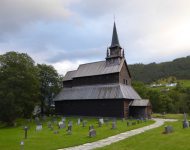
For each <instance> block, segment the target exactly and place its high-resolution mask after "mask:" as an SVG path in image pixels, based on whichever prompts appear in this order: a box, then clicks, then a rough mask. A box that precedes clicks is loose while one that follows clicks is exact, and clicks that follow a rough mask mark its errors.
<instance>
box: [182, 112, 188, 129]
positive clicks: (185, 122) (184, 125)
mask: <svg viewBox="0 0 190 150" xmlns="http://www.w3.org/2000/svg"><path fill="white" fill-rule="evenodd" d="M184 118H185V119H184V120H183V128H189V123H188V121H187V116H186V114H185V113H184Z"/></svg>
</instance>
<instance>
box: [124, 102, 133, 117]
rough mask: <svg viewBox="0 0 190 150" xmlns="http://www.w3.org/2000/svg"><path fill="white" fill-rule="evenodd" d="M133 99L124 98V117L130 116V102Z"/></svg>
mask: <svg viewBox="0 0 190 150" xmlns="http://www.w3.org/2000/svg"><path fill="white" fill-rule="evenodd" d="M131 101H132V100H124V117H125V118H128V117H129V103H130V102H131Z"/></svg>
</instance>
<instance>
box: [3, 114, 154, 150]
mask: <svg viewBox="0 0 190 150" xmlns="http://www.w3.org/2000/svg"><path fill="white" fill-rule="evenodd" d="M81 119H82V120H80V122H81V123H80V124H79V125H78V121H79V120H78V118H65V121H62V120H64V119H62V118H61V117H60V116H59V117H46V121H44V119H42V118H41V119H40V118H36V119H35V118H33V123H31V121H29V120H27V119H16V120H15V124H13V125H12V126H6V123H1V124H0V141H1V142H0V149H4V148H6V149H7V150H9V149H10V150H17V149H20V148H21V147H20V142H21V141H24V146H23V149H27V150H34V149H40V150H56V149H63V148H67V147H73V146H77V145H81V144H85V143H91V142H94V141H98V140H101V139H105V138H108V137H110V136H113V135H116V134H119V133H122V132H126V131H130V130H134V129H137V128H141V127H143V126H147V125H150V124H153V123H154V122H155V121H153V120H148V122H145V121H144V122H143V123H139V124H137V119H132V120H131V121H130V119H126V121H125V122H123V120H114V119H112V120H111V119H109V120H106V119H105V120H104V119H103V118H102V119H100V120H99V119H88V118H81ZM40 120H41V121H40ZM69 120H70V121H69ZM113 120H114V123H115V126H114V129H111V128H112V125H113ZM38 121H39V122H40V125H38ZM54 121H57V124H54ZM68 121H69V122H68ZM62 122H63V124H62ZM97 122H101V126H100V127H99V124H97ZM127 122H129V123H130V126H127ZM132 122H136V125H133V126H132ZM59 123H60V126H61V128H60V127H59ZM68 123H70V124H68ZM83 123H84V124H85V126H84V127H83ZM23 124H24V126H21V125H23ZM106 124H108V125H106ZM15 125H16V126H15ZM90 125H91V126H90ZM25 127H27V130H23V129H24V128H25ZM115 127H116V128H115ZM26 132H27V135H26ZM25 136H27V137H26V138H25Z"/></svg>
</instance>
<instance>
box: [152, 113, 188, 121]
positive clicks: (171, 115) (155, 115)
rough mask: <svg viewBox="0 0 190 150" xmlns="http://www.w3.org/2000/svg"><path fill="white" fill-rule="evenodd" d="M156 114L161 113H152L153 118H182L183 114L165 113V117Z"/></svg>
mask: <svg viewBox="0 0 190 150" xmlns="http://www.w3.org/2000/svg"><path fill="white" fill-rule="evenodd" d="M157 115H161V114H157V113H154V114H152V117H153V118H165V119H184V115H183V114H166V115H165V117H157ZM186 115H187V119H189V120H190V116H188V114H186Z"/></svg>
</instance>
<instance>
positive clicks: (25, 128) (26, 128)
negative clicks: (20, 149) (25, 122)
mask: <svg viewBox="0 0 190 150" xmlns="http://www.w3.org/2000/svg"><path fill="white" fill-rule="evenodd" d="M23 130H25V139H26V138H27V130H28V127H24V128H23Z"/></svg>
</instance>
